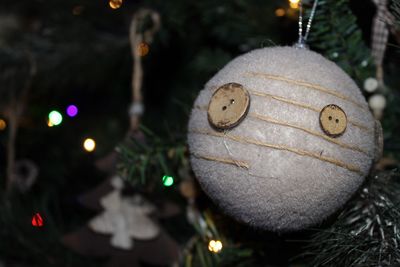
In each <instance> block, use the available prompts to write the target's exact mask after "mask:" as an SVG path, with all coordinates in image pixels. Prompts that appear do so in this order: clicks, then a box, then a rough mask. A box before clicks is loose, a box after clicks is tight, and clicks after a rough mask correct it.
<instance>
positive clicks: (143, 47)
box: [137, 42, 150, 57]
mask: <svg viewBox="0 0 400 267" xmlns="http://www.w3.org/2000/svg"><path fill="white" fill-rule="evenodd" d="M149 50H150V47H149V45H148V44H147V43H145V42H141V43H140V44H138V46H137V53H138V55H139V56H141V57H144V56H146V55H147V54H148V53H149Z"/></svg>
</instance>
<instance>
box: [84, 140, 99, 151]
mask: <svg viewBox="0 0 400 267" xmlns="http://www.w3.org/2000/svg"><path fill="white" fill-rule="evenodd" d="M83 148H84V149H85V150H86V151H87V152H92V151H94V149H95V148H96V142H95V141H94V140H93V139H92V138H86V139H85V142H83Z"/></svg>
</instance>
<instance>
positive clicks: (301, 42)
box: [296, 0, 318, 48]
mask: <svg viewBox="0 0 400 267" xmlns="http://www.w3.org/2000/svg"><path fill="white" fill-rule="evenodd" d="M317 5H318V0H315V1H314V4H313V7H312V10H311V14H310V17H309V18H308V22H307V26H306V32H305V34H304V35H303V4H302V2H301V1H300V3H299V40H298V41H297V43H296V47H297V48H307V45H306V42H307V38H308V35H309V33H310V29H311V24H312V21H313V19H314V16H315V11H316V9H317Z"/></svg>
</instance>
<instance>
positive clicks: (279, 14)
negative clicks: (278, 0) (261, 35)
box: [275, 8, 286, 17]
mask: <svg viewBox="0 0 400 267" xmlns="http://www.w3.org/2000/svg"><path fill="white" fill-rule="evenodd" d="M285 14H286V11H285V10H284V9H283V8H278V9H276V10H275V16H277V17H283V16H285Z"/></svg>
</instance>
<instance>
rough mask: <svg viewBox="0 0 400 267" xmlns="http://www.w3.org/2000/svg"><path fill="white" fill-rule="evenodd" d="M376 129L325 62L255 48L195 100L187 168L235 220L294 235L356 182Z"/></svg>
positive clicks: (373, 147) (354, 91)
mask: <svg viewBox="0 0 400 267" xmlns="http://www.w3.org/2000/svg"><path fill="white" fill-rule="evenodd" d="M376 125H378V124H377V123H376V122H375V120H374V118H373V116H372V114H371V112H370V111H369V108H368V104H367V103H366V101H365V99H364V97H363V96H362V94H361V91H360V89H359V88H358V87H357V85H356V84H355V83H354V81H353V80H352V79H351V78H350V77H349V76H348V75H347V74H345V73H344V72H343V71H342V70H341V69H340V68H339V67H338V66H337V65H335V64H334V63H333V62H331V61H329V60H327V59H325V58H324V57H322V56H321V55H319V54H317V53H315V52H312V51H309V50H307V49H295V48H293V47H273V48H263V49H258V50H254V51H252V52H250V53H247V54H245V55H242V56H240V57H238V58H236V59H234V60H233V61H231V62H230V63H229V64H228V65H226V66H225V67H224V68H223V69H222V70H220V71H219V72H218V73H217V74H216V75H215V76H214V77H213V78H212V79H211V80H210V81H209V82H208V83H207V84H206V86H205V88H204V89H203V90H202V91H201V92H200V94H199V96H198V97H197V99H196V101H195V104H194V107H193V110H192V113H191V117H190V120H189V129H188V143H189V148H190V152H191V163H192V168H193V171H194V173H195V174H196V177H197V179H198V180H199V182H200V184H201V186H202V188H203V189H204V191H205V192H206V193H207V194H208V195H209V196H210V197H211V198H212V199H213V200H214V201H215V202H216V203H217V205H218V206H220V207H221V208H222V209H223V210H225V211H226V212H227V213H228V214H230V215H232V216H233V217H235V218H237V219H238V220H240V221H242V222H245V223H247V224H249V225H252V226H255V227H257V228H263V229H268V230H272V231H280V232H282V231H293V230H299V229H303V228H305V227H307V226H311V225H313V224H316V223H319V222H321V221H322V220H323V219H324V218H326V217H327V216H329V215H331V214H332V213H333V212H335V211H336V210H337V209H338V208H340V207H341V206H342V205H343V204H344V203H345V202H346V201H347V200H348V199H349V198H350V197H351V195H352V194H353V193H354V192H355V191H356V190H357V188H358V187H359V186H360V185H361V183H362V182H363V180H364V177H365V176H366V175H367V174H368V172H369V170H370V168H371V165H372V163H373V161H374V160H375V157H376V155H375V153H376V151H380V149H378V148H377V146H379V142H378V141H377V139H378V137H377V136H378V135H379V133H380V132H379V129H380V128H379V127H377V126H376ZM376 129H378V130H376ZM376 132H378V134H376Z"/></svg>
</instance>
